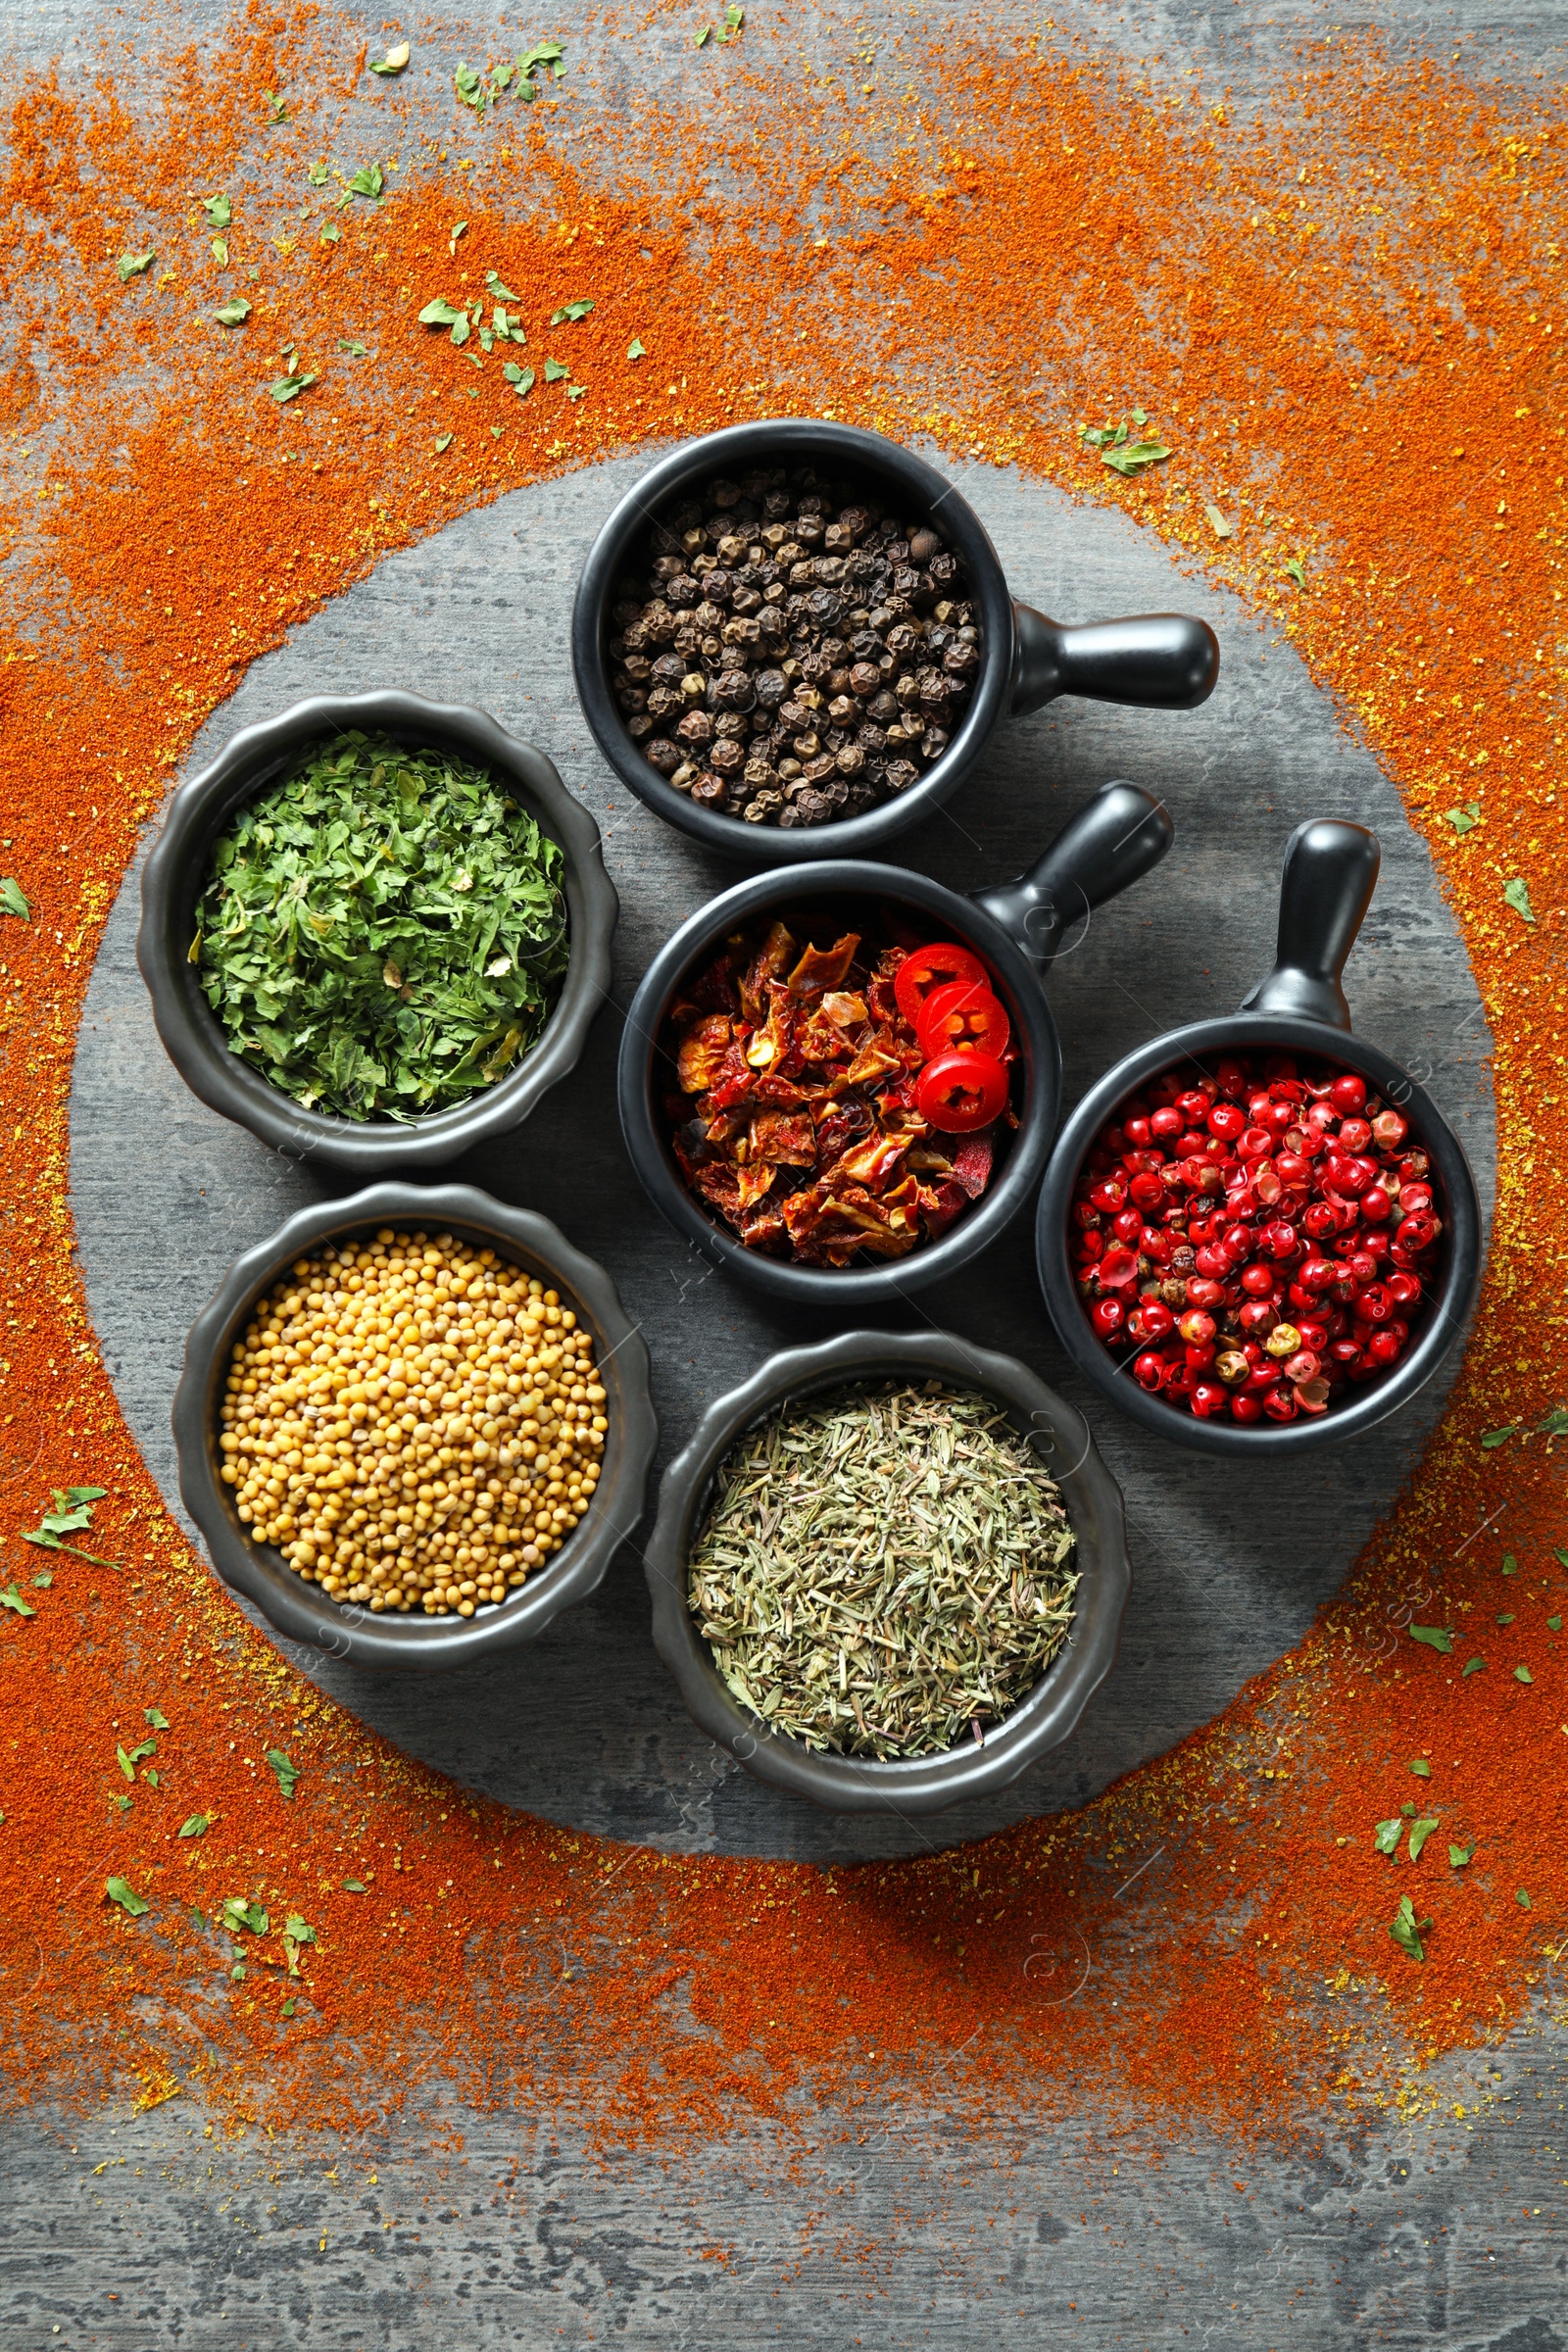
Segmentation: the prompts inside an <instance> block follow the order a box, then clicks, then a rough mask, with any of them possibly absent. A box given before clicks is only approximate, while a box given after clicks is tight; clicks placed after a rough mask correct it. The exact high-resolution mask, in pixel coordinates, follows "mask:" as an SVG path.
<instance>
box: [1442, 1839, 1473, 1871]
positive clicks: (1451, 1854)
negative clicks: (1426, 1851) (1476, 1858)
mask: <svg viewBox="0 0 1568 2352" xmlns="http://www.w3.org/2000/svg"><path fill="white" fill-rule="evenodd" d="M1475 1850H1476V1841H1475V1839H1474V1838H1471V1839H1470V1841H1469V1843H1468V1844H1467V1845H1450V1846H1449V1848H1448V1863H1449V1867H1450V1868H1451V1869H1453V1870H1463V1869H1464V1867H1465V1865H1466V1863H1467V1862H1468V1861H1469V1860H1470V1857H1471V1856H1472V1854H1473V1853H1474V1852H1475Z"/></svg>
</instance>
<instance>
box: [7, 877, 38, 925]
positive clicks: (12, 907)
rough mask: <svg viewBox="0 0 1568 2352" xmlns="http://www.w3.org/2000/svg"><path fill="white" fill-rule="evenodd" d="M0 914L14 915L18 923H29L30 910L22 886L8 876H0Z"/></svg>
mask: <svg viewBox="0 0 1568 2352" xmlns="http://www.w3.org/2000/svg"><path fill="white" fill-rule="evenodd" d="M0 914H14V915H15V916H16V917H17V919H18V920H19V922H24V923H30V922H31V920H32V908H31V907H29V906H28V904H27V901H26V898H25V895H24V892H23V888H22V884H21V883H20V882H17V881H14V880H13V879H12V877H11V875H10V874H6V875H4V876H0Z"/></svg>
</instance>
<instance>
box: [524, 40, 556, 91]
mask: <svg viewBox="0 0 1568 2352" xmlns="http://www.w3.org/2000/svg"><path fill="white" fill-rule="evenodd" d="M565 58H566V53H565V51H564V49H563V48H562V46H561V43H560V42H559V41H538V42H536V43H535V45H534V46H533V48H531V49H530V50H529V52H528V54H527V56H526V57H519V58H518V60H517V72H518V73H521V74H523V75H528V74H531V73H535V72H536V71H537V69H538V68H539V67H540V66H548V67H549V69H550V72H551V73H552V74H553V75H554V77H555V79H556V80H557V81H560V80H562V79H563V78H564V74H565V71H566V64H565Z"/></svg>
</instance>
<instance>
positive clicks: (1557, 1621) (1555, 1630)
mask: <svg viewBox="0 0 1568 2352" xmlns="http://www.w3.org/2000/svg"><path fill="white" fill-rule="evenodd" d="M1546 1631H1547V1632H1548V1633H1550V1634H1560V1633H1561V1632H1562V1619H1561V1618H1560V1617H1548V1618H1547V1619H1546Z"/></svg>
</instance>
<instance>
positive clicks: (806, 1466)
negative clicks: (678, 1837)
mask: <svg viewBox="0 0 1568 2352" xmlns="http://www.w3.org/2000/svg"><path fill="white" fill-rule="evenodd" d="M645 1566H646V1570H647V1575H648V1584H649V1591H650V1593H651V1594H652V1598H653V1631H654V1643H655V1646H656V1648H657V1649H658V1651H659V1653H660V1656H661V1657H662V1659H663V1660H664V1663H665V1664H666V1666H668V1667H669V1669H670V1671H671V1673H672V1674H673V1675H674V1677H675V1680H676V1683H677V1684H678V1686H679V1689H680V1692H681V1696H682V1697H683V1698H684V1700H685V1702H686V1705H687V1707H688V1708H689V1710H690V1712H691V1713H692V1715H693V1716H694V1717H695V1718H696V1720H697V1722H698V1723H700V1724H701V1725H702V1727H703V1729H704V1730H705V1731H706V1732H707V1733H708V1734H709V1735H710V1737H711V1739H713V1740H717V1741H719V1742H720V1744H721V1745H723V1746H724V1747H727V1748H728V1749H729V1750H730V1752H731V1753H732V1754H733V1755H734V1756H735V1757H736V1758H737V1760H738V1761H739V1762H740V1763H741V1764H743V1765H744V1766H745V1768H746V1770H747V1771H748V1772H750V1773H753V1774H755V1775H756V1777H757V1778H758V1779H759V1780H762V1781H768V1782H770V1783H772V1784H773V1786H774V1787H776V1788H781V1789H789V1790H791V1791H792V1792H794V1793H795V1794H797V1795H801V1796H808V1797H809V1798H810V1799H811V1800H812V1801H813V1803H815V1804H818V1805H821V1806H824V1807H825V1808H826V1809H827V1810H829V1811H832V1812H841V1813H871V1812H878V1811H896V1812H899V1813H902V1814H921V1813H936V1812H940V1811H942V1810H944V1809H945V1808H946V1807H947V1806H949V1805H954V1804H956V1803H959V1802H960V1801H962V1800H964V1799H966V1798H971V1797H976V1796H981V1795H985V1794H987V1793H989V1792H991V1791H993V1790H996V1789H1005V1788H1006V1787H1008V1786H1009V1785H1010V1784H1011V1783H1012V1782H1013V1781H1015V1780H1017V1779H1018V1777H1019V1776H1020V1774H1022V1773H1024V1772H1026V1771H1027V1770H1028V1769H1029V1767H1030V1766H1031V1765H1032V1764H1033V1763H1034V1762H1035V1761H1036V1760H1037V1759H1038V1758H1039V1757H1040V1756H1042V1755H1044V1754H1045V1753H1046V1752H1047V1751H1048V1750H1049V1749H1051V1748H1054V1747H1057V1746H1059V1745H1060V1744H1061V1742H1062V1741H1063V1740H1066V1739H1067V1738H1068V1736H1069V1735H1070V1734H1071V1732H1072V1731H1073V1729H1074V1728H1075V1726H1076V1725H1077V1723H1078V1722H1079V1720H1080V1718H1081V1716H1082V1715H1083V1712H1084V1709H1085V1708H1086V1706H1087V1705H1088V1704H1089V1701H1090V1699H1091V1697H1092V1696H1093V1694H1094V1692H1095V1691H1097V1690H1098V1689H1099V1687H1100V1685H1101V1684H1102V1683H1103V1680H1104V1678H1105V1676H1106V1675H1107V1674H1108V1673H1109V1672H1110V1669H1111V1666H1112V1664H1113V1663H1114V1660H1115V1655H1116V1646H1117V1642H1118V1640H1119V1638H1120V1631H1121V1620H1122V1612H1123V1610H1124V1608H1125V1606H1126V1602H1127V1596H1128V1593H1129V1590H1130V1587H1131V1569H1130V1567H1129V1564H1128V1559H1127V1544H1126V1528H1125V1521H1124V1515H1123V1509H1122V1498H1121V1491H1120V1489H1119V1488H1118V1487H1117V1485H1116V1482H1115V1480H1114V1479H1113V1478H1112V1477H1111V1475H1110V1472H1109V1471H1108V1470H1107V1469H1106V1467H1105V1465H1104V1463H1103V1461H1102V1460H1101V1458H1100V1455H1099V1453H1098V1451H1097V1450H1096V1447H1095V1443H1094V1439H1093V1437H1092V1436H1091V1434H1090V1431H1089V1427H1088V1424H1087V1423H1086V1422H1085V1420H1084V1419H1083V1416H1082V1415H1081V1414H1080V1413H1079V1412H1077V1411H1076V1410H1075V1409H1074V1407H1073V1406H1071V1405H1070V1404H1068V1403H1067V1402H1066V1401H1065V1400H1064V1399H1063V1398H1062V1397H1058V1396H1056V1395H1055V1394H1054V1391H1053V1390H1051V1389H1049V1388H1048V1387H1047V1386H1046V1384H1045V1383H1044V1381H1042V1380H1041V1379H1039V1378H1038V1376H1037V1375H1036V1374H1035V1373H1034V1372H1032V1371H1031V1370H1030V1369H1029V1367H1028V1366H1027V1365H1026V1364H1022V1363H1019V1362H1018V1361H1017V1360H1016V1359H1015V1358H1013V1357H1010V1356H1004V1355H997V1354H995V1353H993V1352H992V1351H991V1350H989V1349H987V1348H976V1347H974V1346H972V1345H971V1343H970V1342H968V1341H967V1340H963V1339H960V1338H958V1337H956V1336H955V1335H954V1334H952V1333H947V1332H916V1333H908V1334H903V1333H892V1332H849V1333H846V1334H844V1335H843V1336H842V1337H841V1338H839V1339H836V1340H831V1341H828V1342H827V1343H826V1344H825V1345H823V1346H822V1347H819V1348H791V1349H789V1350H787V1351H786V1352H784V1353H782V1354H779V1355H775V1356H772V1357H770V1358H769V1359H768V1361H767V1362H766V1363H764V1364H763V1365H762V1366H761V1368H760V1370H759V1371H758V1372H757V1373H756V1374H754V1376H753V1377H752V1379H751V1380H749V1381H747V1382H746V1383H745V1384H744V1386H742V1387H741V1388H739V1389H736V1390H734V1391H733V1392H732V1393H731V1394H730V1395H729V1396H727V1397H719V1398H718V1399H717V1400H716V1401H715V1402H714V1403H713V1404H711V1406H710V1407H709V1409H708V1411H707V1412H706V1413H705V1414H704V1416H703V1419H702V1421H701V1422H700V1423H699V1425H698V1428H697V1430H696V1431H695V1433H694V1435H693V1437H692V1439H691V1442H690V1443H689V1444H688V1445H687V1446H686V1447H685V1448H684V1450H683V1451H682V1452H681V1453H680V1454H679V1455H678V1456H677V1457H676V1459H675V1460H674V1461H673V1462H672V1463H671V1464H670V1466H669V1468H668V1469H667V1470H666V1471H665V1473H664V1478H663V1483H662V1488H661V1491H660V1502H659V1516H658V1520H657V1523H656V1525H655V1528H654V1533H653V1536H652V1539H651V1541H650V1543H649V1544H648V1548H647V1551H646V1554H645Z"/></svg>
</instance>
